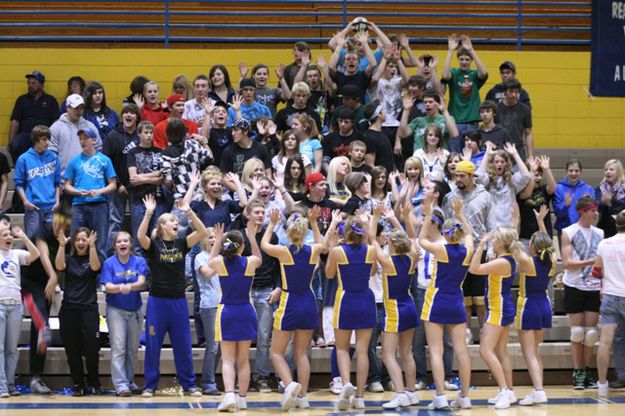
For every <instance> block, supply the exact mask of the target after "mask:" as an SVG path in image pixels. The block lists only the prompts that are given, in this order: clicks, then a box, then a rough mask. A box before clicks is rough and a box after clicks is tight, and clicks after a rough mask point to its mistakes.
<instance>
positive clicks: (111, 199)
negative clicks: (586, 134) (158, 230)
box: [108, 191, 135, 254]
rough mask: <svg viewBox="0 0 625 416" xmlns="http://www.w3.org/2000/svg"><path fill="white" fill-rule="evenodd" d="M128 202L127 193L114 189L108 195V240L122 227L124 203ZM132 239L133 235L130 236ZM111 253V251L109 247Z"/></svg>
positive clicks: (124, 213) (124, 210) (111, 239)
mask: <svg viewBox="0 0 625 416" xmlns="http://www.w3.org/2000/svg"><path fill="white" fill-rule="evenodd" d="M127 202H128V194H120V193H119V192H117V191H115V192H112V193H110V194H109V195H108V207H109V215H110V216H109V234H108V239H109V241H111V242H112V241H113V237H114V236H115V234H116V233H118V232H120V231H122V230H123V229H124V226H123V225H124V216H125V215H126V203H127ZM132 238H133V239H134V238H135V236H132ZM110 251H111V254H112V252H113V250H112V247H111V250H110Z"/></svg>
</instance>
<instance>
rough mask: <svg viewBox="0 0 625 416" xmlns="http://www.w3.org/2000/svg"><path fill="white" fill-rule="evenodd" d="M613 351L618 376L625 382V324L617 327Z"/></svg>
mask: <svg viewBox="0 0 625 416" xmlns="http://www.w3.org/2000/svg"><path fill="white" fill-rule="evenodd" d="M612 349H613V352H612V354H613V356H614V368H615V369H616V375H617V377H618V379H619V380H625V324H622V325H618V326H617V327H616V332H615V333H614V341H612Z"/></svg>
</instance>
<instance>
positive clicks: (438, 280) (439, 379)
mask: <svg viewBox="0 0 625 416" xmlns="http://www.w3.org/2000/svg"><path fill="white" fill-rule="evenodd" d="M452 205H453V209H454V213H455V218H451V219H448V220H447V221H445V222H444V223H443V227H442V232H443V237H444V239H445V241H444V242H432V241H430V240H429V239H428V238H427V237H428V235H429V233H430V229H431V228H432V227H433V226H432V218H433V217H432V201H428V202H427V203H426V205H425V207H424V208H425V209H424V214H425V219H424V220H423V226H422V227H421V231H420V233H419V245H420V246H421V247H422V248H423V250H426V251H427V252H429V253H431V254H433V255H434V260H435V262H436V263H435V266H434V267H433V270H432V273H431V276H432V279H431V280H430V284H429V286H428V288H427V290H426V292H425V301H424V304H423V310H422V312H421V319H422V320H423V321H424V322H425V335H426V338H427V341H428V346H429V348H430V363H431V366H432V375H433V377H434V383H435V385H436V395H435V396H434V400H433V401H432V403H430V405H429V406H428V408H429V409H445V408H449V403H448V401H447V397H445V393H444V389H445V370H444V364H443V351H444V344H443V335H444V329H445V326H447V328H448V330H449V333H450V335H451V342H452V345H453V349H454V354H455V355H456V358H457V360H458V367H459V373H460V381H461V384H462V388H461V390H460V393H459V394H458V397H456V399H455V400H453V401H452V402H451V406H452V407H459V408H462V409H468V408H470V407H471V399H469V397H468V393H469V386H470V385H471V361H470V359H469V355H468V352H467V344H466V339H465V334H466V329H467V313H466V310H465V307H464V296H463V294H462V282H463V281H464V279H465V277H466V274H467V270H468V268H469V263H470V260H471V255H472V254H473V238H472V230H471V226H470V225H469V223H468V221H467V220H466V218H465V216H464V214H463V213H462V205H463V203H462V200H461V199H459V198H455V199H454V200H453V201H452ZM463 238H464V242H463V243H461V240H462V239H463Z"/></svg>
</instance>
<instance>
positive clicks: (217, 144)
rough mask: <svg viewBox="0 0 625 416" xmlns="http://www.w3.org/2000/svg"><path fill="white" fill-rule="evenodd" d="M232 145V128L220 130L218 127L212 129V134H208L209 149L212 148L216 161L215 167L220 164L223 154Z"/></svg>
mask: <svg viewBox="0 0 625 416" xmlns="http://www.w3.org/2000/svg"><path fill="white" fill-rule="evenodd" d="M231 144H232V129H231V128H230V127H226V128H224V129H218V128H216V127H212V128H211V130H210V133H209V134H208V147H210V149H211V151H212V152H213V158H214V159H215V162H214V163H215V165H217V164H218V163H219V160H221V155H222V154H223V152H224V150H225V149H226V147H228V146H230V145H231Z"/></svg>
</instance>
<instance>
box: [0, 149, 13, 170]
mask: <svg viewBox="0 0 625 416" xmlns="http://www.w3.org/2000/svg"><path fill="white" fill-rule="evenodd" d="M9 173H11V166H10V165H9V160H8V159H7V157H6V156H5V155H4V153H0V175H8V174H9Z"/></svg>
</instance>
